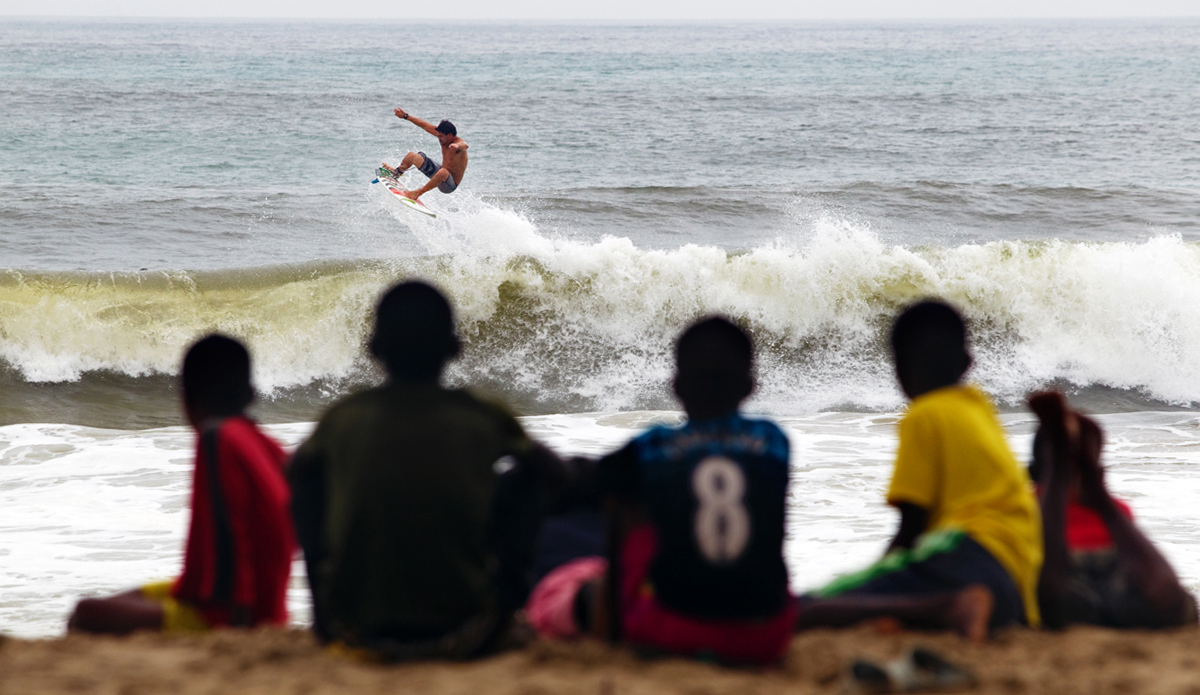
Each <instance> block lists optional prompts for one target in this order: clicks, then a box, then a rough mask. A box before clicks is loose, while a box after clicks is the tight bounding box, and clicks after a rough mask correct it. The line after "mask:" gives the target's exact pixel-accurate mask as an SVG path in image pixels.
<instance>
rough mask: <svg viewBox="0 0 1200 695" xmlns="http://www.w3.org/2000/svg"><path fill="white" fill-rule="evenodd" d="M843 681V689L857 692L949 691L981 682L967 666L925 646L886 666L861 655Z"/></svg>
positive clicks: (848, 670)
mask: <svg viewBox="0 0 1200 695" xmlns="http://www.w3.org/2000/svg"><path fill="white" fill-rule="evenodd" d="M843 682H844V688H843V690H844V691H845V692H847V693H854V694H857V693H917V692H949V691H952V690H963V689H966V688H970V687H973V686H974V685H976V684H977V683H978V681H977V680H976V678H975V676H974V674H972V673H971V672H970V671H968V670H967V669H966V668H964V667H962V666H958V665H956V664H953V663H951V662H949V661H947V660H946V659H944V658H942V656H941V655H939V654H937V653H936V652H933V651H930V650H928V649H923V648H921V647H916V648H914V649H912V650H910V651H908V652H907V653H906V654H905V655H904V656H902V657H900V658H899V659H896V660H895V661H889V662H888V663H887V664H885V665H884V666H879V665H877V664H874V663H872V662H870V661H867V660H865V659H857V660H855V661H854V662H853V663H852V664H850V668H848V669H847V670H846V675H845V678H844V679H843Z"/></svg>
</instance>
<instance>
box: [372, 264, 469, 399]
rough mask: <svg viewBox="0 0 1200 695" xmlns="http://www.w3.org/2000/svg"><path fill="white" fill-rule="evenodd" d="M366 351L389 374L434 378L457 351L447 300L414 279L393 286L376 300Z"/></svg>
mask: <svg viewBox="0 0 1200 695" xmlns="http://www.w3.org/2000/svg"><path fill="white" fill-rule="evenodd" d="M370 350H371V354H372V355H374V356H375V357H376V358H378V359H379V360H380V361H382V362H383V364H384V366H385V367H386V368H387V371H388V374H391V375H392V376H395V377H401V378H407V379H416V380H422V379H436V378H437V377H438V376H439V375H440V374H441V371H442V367H443V366H445V364H446V362H447V361H448V360H449V359H450V358H452V357H454V356H455V355H457V354H458V350H459V342H458V336H456V335H455V333H454V312H453V310H452V309H451V308H450V302H448V301H447V300H446V298H445V296H443V295H442V293H441V292H439V291H438V290H437V289H436V288H435V287H433V286H432V285H429V284H427V283H424V282H421V281H418V280H411V281H408V282H402V283H400V284H399V285H396V286H395V287H393V288H392V289H390V290H388V291H387V293H386V294H384V295H383V298H382V299H380V300H379V306H378V307H377V308H376V310H375V332H374V334H373V335H372V336H371V342H370Z"/></svg>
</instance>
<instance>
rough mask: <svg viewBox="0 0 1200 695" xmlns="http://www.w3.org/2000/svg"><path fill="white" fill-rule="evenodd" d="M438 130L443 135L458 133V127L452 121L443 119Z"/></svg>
mask: <svg viewBox="0 0 1200 695" xmlns="http://www.w3.org/2000/svg"><path fill="white" fill-rule="evenodd" d="M437 132H439V133H442V134H443V135H458V128H455V127H454V124H453V123H451V122H450V121H442V122H441V123H438V124H437Z"/></svg>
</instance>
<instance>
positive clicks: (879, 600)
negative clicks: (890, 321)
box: [797, 301, 1042, 641]
mask: <svg viewBox="0 0 1200 695" xmlns="http://www.w3.org/2000/svg"><path fill="white" fill-rule="evenodd" d="M891 346H892V354H893V357H894V359H895V364H896V375H897V377H898V378H899V381H900V386H901V388H902V389H903V390H904V393H905V394H906V395H907V396H908V397H909V399H911V403H910V404H909V407H908V411H907V412H906V413H905V414H904V416H903V417H902V418H901V420H900V443H899V448H898V450H897V452H896V467H895V471H894V472H893V474H892V481H891V485H890V487H889V488H888V492H887V502H888V504H890V505H892V506H893V507H896V508H897V509H899V510H900V529H899V531H897V533H896V536H895V538H893V539H892V542H891V543H890V544H889V545H888V549H887V553H886V554H885V556H884V557H883V559H882V560H880V561H879V562H878V563H876V564H875V565H873V566H871V567H870V568H868V569H866V570H864V571H862V572H859V573H857V574H853V575H849V576H846V577H842V578H839V579H838V580H835V581H834V582H833V583H832V584H830V585H829V586H827V587H825V588H823V589H821V590H819V591H816V592H814V593H812V594H810V595H808V596H806V597H803V598H802V600H801V611H800V619H799V621H798V623H797V626H798V628H800V629H804V628H809V627H817V626H830V627H838V626H843V625H851V624H854V623H857V622H859V621H862V620H866V619H872V618H881V617H890V618H893V619H897V620H899V621H901V622H902V623H904V624H906V625H909V626H912V627H925V628H950V629H956V630H958V631H959V632H960V633H962V634H963V635H964V636H966V637H967V638H969V639H971V640H974V641H978V640H982V639H984V638H985V637H986V636H987V632H988V629H989V627H999V626H1002V625H1007V624H1011V623H1017V622H1026V623H1028V624H1030V625H1034V626H1036V625H1037V624H1038V606H1037V593H1036V592H1037V577H1038V570H1039V569H1040V567H1041V561H1042V543H1041V528H1040V524H1039V517H1038V508H1037V501H1036V500H1035V499H1034V497H1033V492H1032V489H1031V485H1030V484H1029V478H1028V477H1027V475H1026V474H1025V471H1024V470H1022V469H1021V468H1020V467H1019V466H1018V465H1017V461H1016V459H1015V458H1014V457H1013V454H1012V451H1011V450H1010V449H1009V447H1008V443H1007V441H1006V440H1005V436H1004V430H1003V428H1002V427H1001V426H1000V423H999V421H998V419H997V417H996V413H995V410H994V409H993V407H992V404H991V402H990V401H989V400H988V398H987V396H985V395H984V394H983V393H982V392H980V391H979V390H978V389H976V388H975V387H973V386H967V385H964V384H962V383H961V379H962V377H963V375H964V374H965V373H966V371H967V368H968V367H969V366H970V364H971V356H970V354H969V353H968V351H967V346H966V325H965V323H964V322H963V320H962V317H961V316H959V314H958V312H957V311H955V310H954V309H952V308H951V307H950V306H948V305H946V304H943V303H941V302H932V301H926V302H920V303H918V304H916V305H914V306H912V307H910V308H908V309H906V310H905V311H904V312H903V313H901V314H900V316H899V318H897V319H896V322H895V324H894V325H893V327H892V333H891Z"/></svg>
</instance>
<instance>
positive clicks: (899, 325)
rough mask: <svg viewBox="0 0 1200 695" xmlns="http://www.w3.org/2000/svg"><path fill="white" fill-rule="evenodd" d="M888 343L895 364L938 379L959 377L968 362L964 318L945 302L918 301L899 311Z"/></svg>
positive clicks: (954, 379) (945, 379) (954, 380)
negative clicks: (889, 343)
mask: <svg viewBox="0 0 1200 695" xmlns="http://www.w3.org/2000/svg"><path fill="white" fill-rule="evenodd" d="M891 345H892V355H893V357H894V358H895V360H896V366H897V367H898V368H905V369H911V370H915V371H919V372H921V373H923V374H927V375H929V376H930V377H932V378H933V379H934V380H936V381H937V382H939V383H947V384H949V383H954V382H956V381H958V379H959V378H960V377H961V376H962V375H963V374H964V373H965V372H966V370H967V367H968V366H970V355H969V353H968V352H967V324H966V321H964V320H963V317H962V315H960V314H959V313H958V311H957V310H956V309H955V308H954V307H952V306H950V305H949V304H947V303H945V302H941V301H937V300H926V301H922V302H917V303H916V304H913V305H912V306H910V307H908V308H907V309H905V310H904V311H903V312H901V313H900V316H898V317H897V318H896V322H895V323H893V324H892V333H891Z"/></svg>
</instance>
